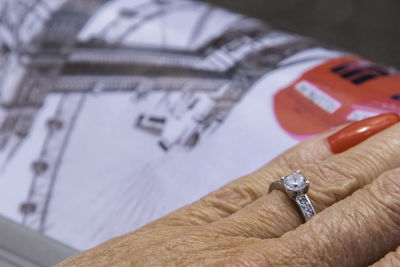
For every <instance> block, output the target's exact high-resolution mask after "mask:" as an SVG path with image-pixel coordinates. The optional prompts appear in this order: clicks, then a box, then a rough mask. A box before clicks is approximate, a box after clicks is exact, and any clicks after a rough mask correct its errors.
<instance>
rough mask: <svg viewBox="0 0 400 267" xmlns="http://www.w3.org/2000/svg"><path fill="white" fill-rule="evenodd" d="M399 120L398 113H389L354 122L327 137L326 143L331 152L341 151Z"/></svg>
mask: <svg viewBox="0 0 400 267" xmlns="http://www.w3.org/2000/svg"><path fill="white" fill-rule="evenodd" d="M399 121H400V117H399V115H397V114H395V113H390V114H382V115H378V116H375V117H372V118H368V119H365V120H362V121H358V122H354V123H352V124H350V125H349V126H347V127H345V128H343V129H342V130H340V131H339V132H337V133H335V134H333V135H331V136H330V137H328V143H329V145H330V147H331V151H332V152H333V153H335V154H337V153H341V152H343V151H346V150H347V149H349V148H351V147H353V146H355V145H358V144H359V143H361V142H362V141H364V140H366V139H367V138H369V137H371V136H373V135H375V134H377V133H379V132H380V131H383V130H385V129H386V128H388V127H390V126H392V125H393V124H395V123H397V122H399Z"/></svg>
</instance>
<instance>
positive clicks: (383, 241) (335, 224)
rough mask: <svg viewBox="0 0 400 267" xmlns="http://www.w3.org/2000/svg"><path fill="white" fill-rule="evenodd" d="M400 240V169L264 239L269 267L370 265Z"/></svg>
mask: <svg viewBox="0 0 400 267" xmlns="http://www.w3.org/2000/svg"><path fill="white" fill-rule="evenodd" d="M399 240H400V168H398V169H394V170H391V171H389V172H386V173H384V174H382V175H381V176H379V177H378V178H377V179H376V180H375V181H374V182H373V183H371V184H370V185H367V186H366V187H365V188H363V189H361V190H358V191H357V192H355V193H354V194H353V195H352V196H350V197H348V198H346V199H344V200H343V201H340V202H338V203H336V204H335V205H333V206H332V207H330V208H328V209H326V210H324V211H323V212H321V213H320V214H317V215H316V216H315V217H314V218H313V219H311V220H310V221H309V222H308V223H306V224H303V225H301V226H300V227H298V228H297V229H296V230H294V231H290V232H288V233H286V234H285V235H283V236H282V237H281V238H278V239H269V240H266V241H265V245H266V247H265V248H264V250H263V255H265V259H266V261H267V264H265V265H267V266H276V265H280V266H281V265H282V266H297V265H298V264H299V263H301V264H302V266H366V265H368V264H371V263H373V262H376V261H377V260H378V259H380V258H382V257H383V256H384V255H385V254H386V253H388V252H389V251H393V250H394V249H395V248H396V247H397V245H398V243H399Z"/></svg>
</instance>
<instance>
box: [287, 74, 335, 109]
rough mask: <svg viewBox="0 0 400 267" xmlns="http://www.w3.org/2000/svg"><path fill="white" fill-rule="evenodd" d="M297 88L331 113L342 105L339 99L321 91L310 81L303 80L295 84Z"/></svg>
mask: <svg viewBox="0 0 400 267" xmlns="http://www.w3.org/2000/svg"><path fill="white" fill-rule="evenodd" d="M295 88H296V90H297V91H298V92H299V93H300V94H302V95H303V96H304V97H306V98H308V99H309V100H311V101H312V102H313V103H314V104H316V105H317V106H319V107H320V108H322V109H323V110H325V111H327V112H329V113H331V114H332V113H334V112H335V111H336V110H338V109H339V108H340V107H341V104H340V102H339V101H337V100H336V99H334V98H333V97H331V96H330V95H328V94H327V93H325V92H323V91H321V90H320V89H319V88H318V87H316V86H315V85H313V84H312V83H310V82H307V81H301V82H299V83H297V84H296V85H295Z"/></svg>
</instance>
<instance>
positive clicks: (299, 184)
mask: <svg viewBox="0 0 400 267" xmlns="http://www.w3.org/2000/svg"><path fill="white" fill-rule="evenodd" d="M283 182H284V184H285V187H286V189H288V190H290V191H301V190H303V189H304V188H306V186H307V184H306V177H304V175H302V174H300V173H292V174H289V175H288V176H286V177H285V178H284V179H283Z"/></svg>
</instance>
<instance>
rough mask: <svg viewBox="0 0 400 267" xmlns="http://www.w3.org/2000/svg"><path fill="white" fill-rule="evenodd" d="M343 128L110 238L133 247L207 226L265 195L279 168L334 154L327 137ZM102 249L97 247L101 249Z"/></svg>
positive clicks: (112, 241)
mask: <svg viewBox="0 0 400 267" xmlns="http://www.w3.org/2000/svg"><path fill="white" fill-rule="evenodd" d="M340 128H342V127H339V128H337V129H335V130H332V131H328V132H326V133H324V134H322V135H319V136H316V137H313V138H311V139H309V140H307V141H305V142H302V143H300V144H298V145H297V146H295V147H294V148H291V149H289V150H288V151H286V152H285V153H283V154H282V155H280V156H279V157H278V158H276V159H275V160H273V161H272V162H271V163H269V164H267V165H266V166H265V167H263V168H262V169H261V170H259V171H257V172H255V173H253V174H250V175H247V176H245V177H242V178H240V179H238V180H236V181H233V182H231V183H229V184H227V185H225V186H224V187H222V188H220V189H219V190H217V191H215V192H213V193H210V194H209V195H207V196H205V197H204V198H202V199H201V200H199V201H196V202H194V203H193V204H191V205H188V206H186V207H184V208H181V209H179V210H177V211H175V212H173V213H171V214H169V215H167V216H165V217H163V218H161V219H158V220H156V221H154V222H151V223H149V224H147V225H146V226H144V227H142V228H140V229H138V230H136V231H135V232H132V233H129V234H126V235H124V236H120V237H117V238H115V239H113V240H111V243H119V244H125V243H129V244H130V245H129V246H131V247H132V249H134V248H137V247H141V246H143V245H145V244H150V243H153V242H157V241H159V240H162V239H166V238H170V237H172V236H176V235H179V234H180V233H182V232H185V231H188V230H189V229H190V228H191V227H193V226H195V225H204V224H207V223H211V222H213V221H216V220H218V219H221V218H225V217H227V216H229V215H231V214H232V213H234V212H236V211H237V210H239V209H241V208H242V207H244V206H246V205H248V204H250V203H252V202H253V201H254V200H255V199H257V198H259V197H261V196H262V195H265V194H266V188H268V185H269V183H270V181H271V178H272V177H276V175H277V173H278V171H277V170H282V169H284V170H286V171H289V170H290V169H291V168H293V166H298V165H302V164H307V163H308V162H312V161H322V160H324V159H325V158H326V157H328V156H330V155H332V153H331V152H330V148H329V145H328V143H327V142H326V138H327V137H328V136H330V135H332V134H333V133H334V132H336V131H337V130H338V129H340ZM152 233H156V234H152ZM135 240H140V243H139V242H136V243H135V242H134V241H135ZM102 249H103V248H102V247H100V248H98V250H99V251H102Z"/></svg>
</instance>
